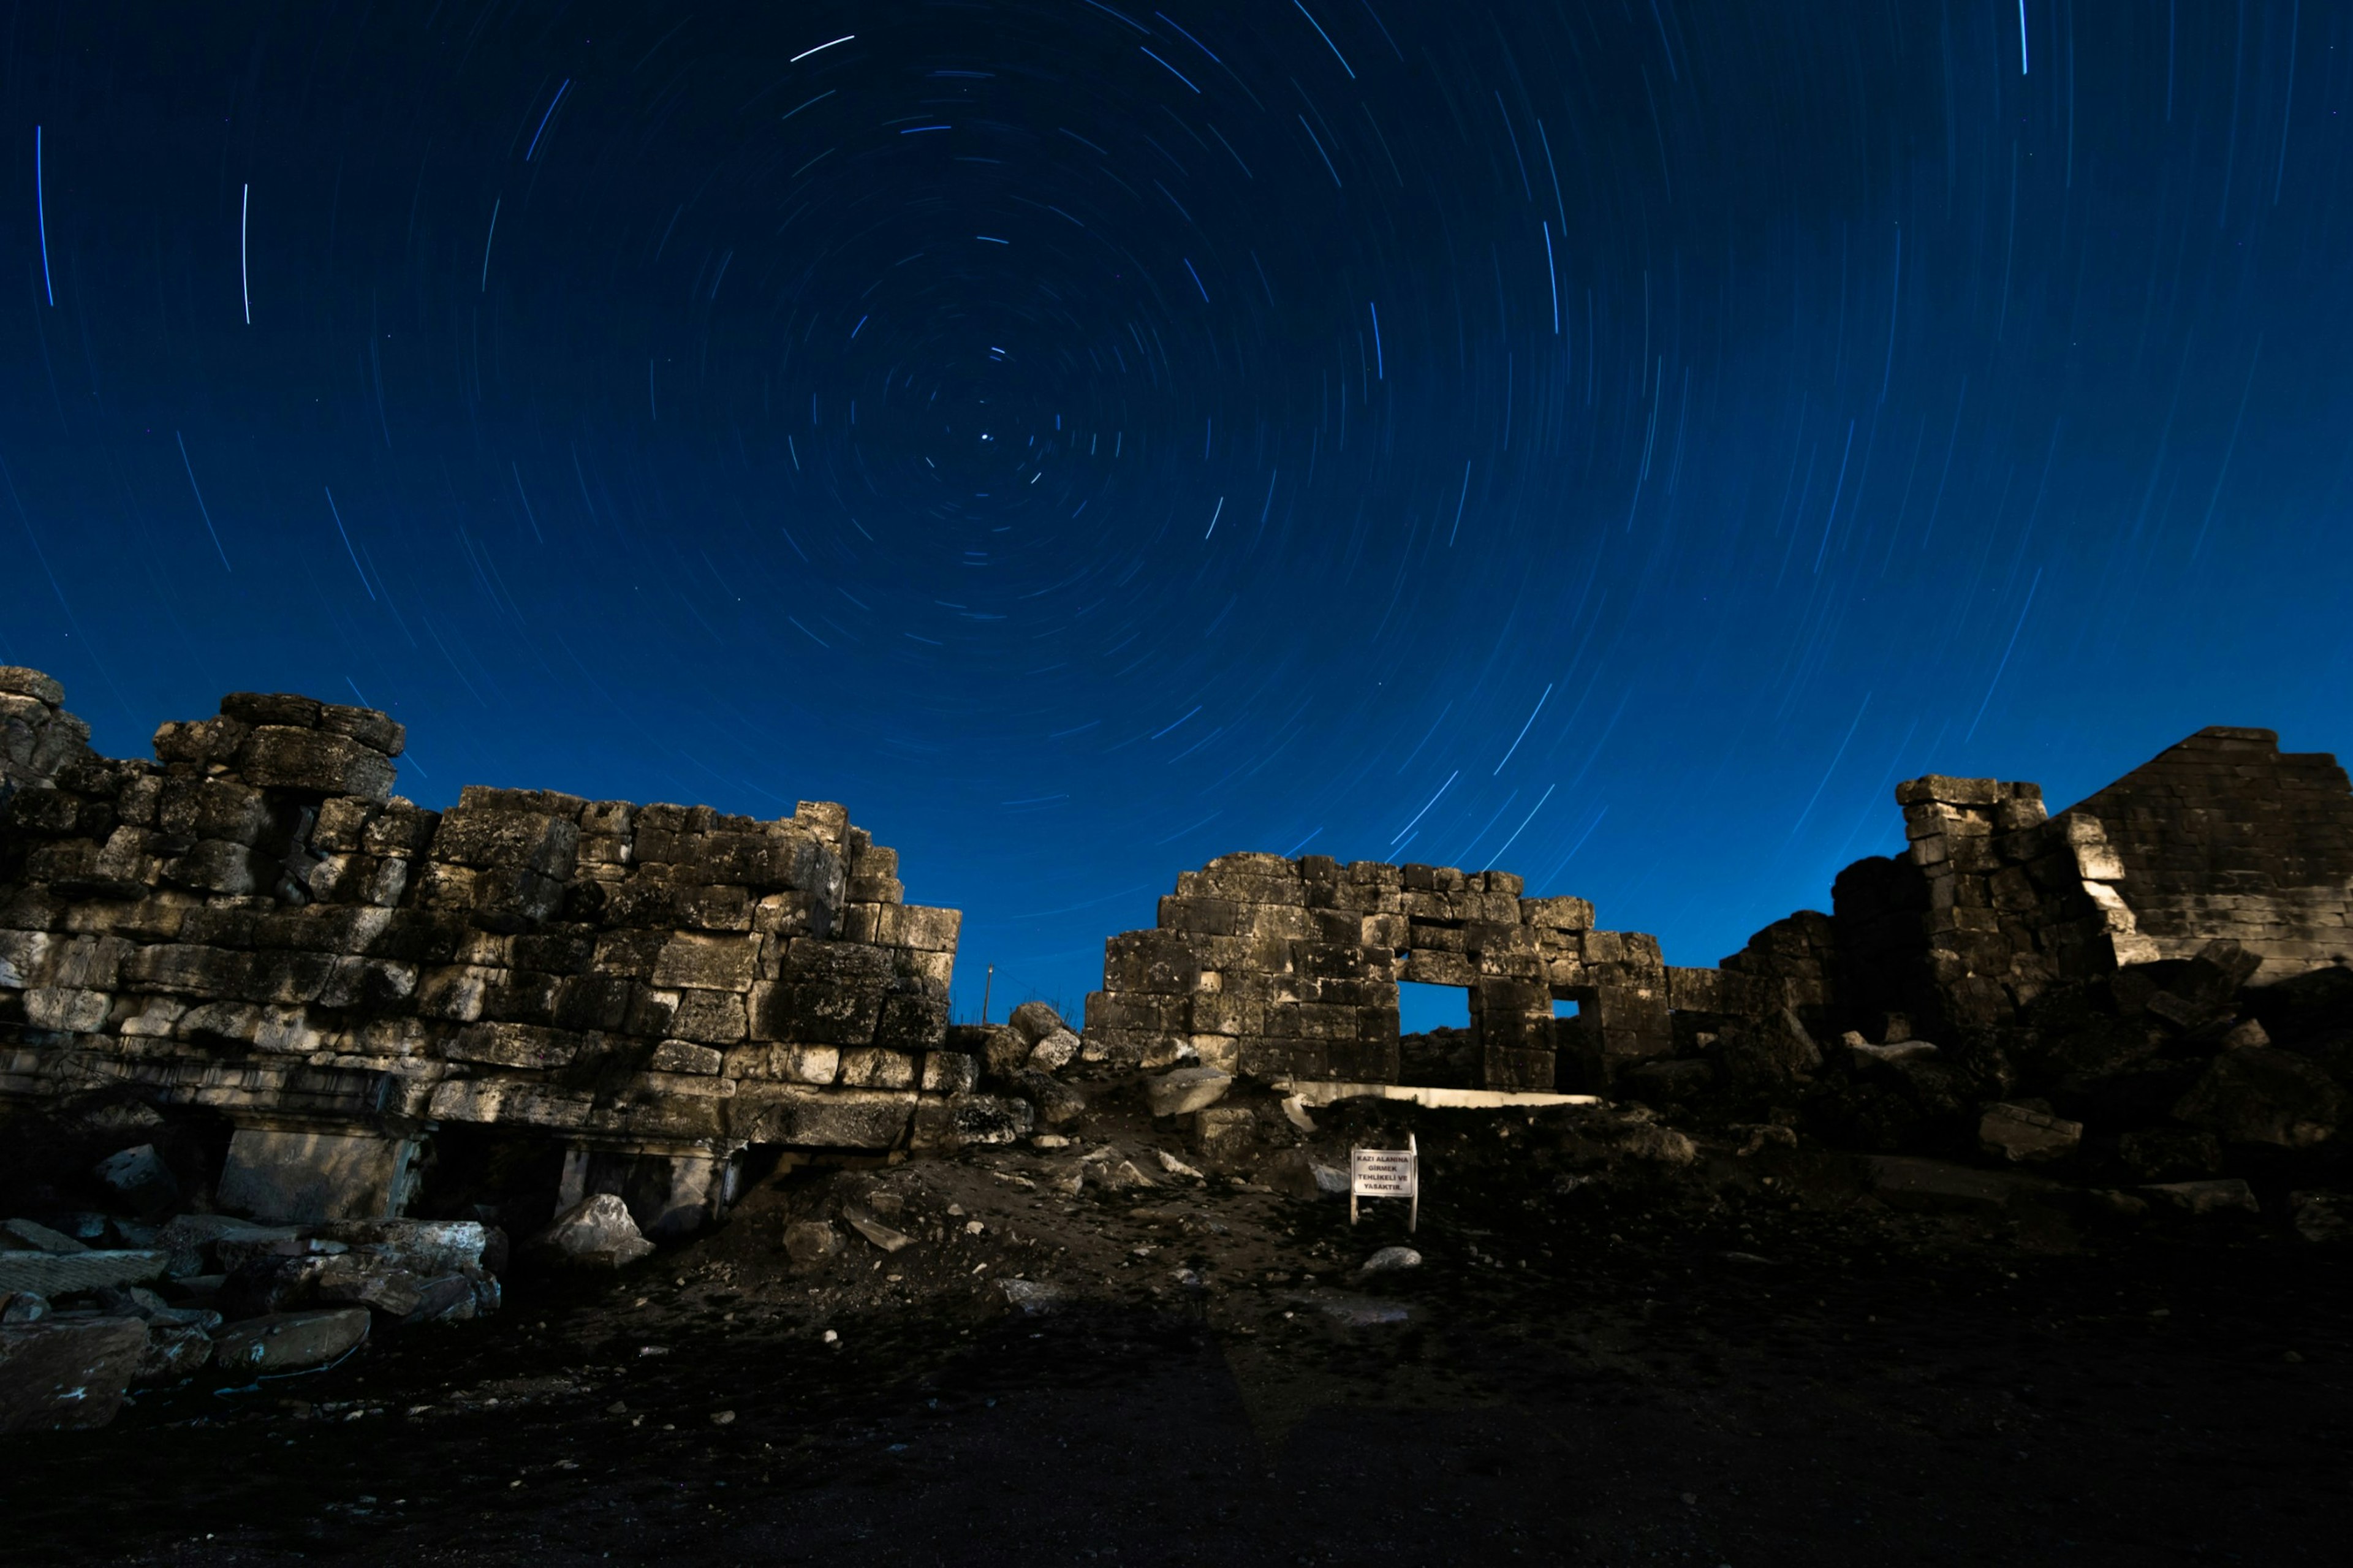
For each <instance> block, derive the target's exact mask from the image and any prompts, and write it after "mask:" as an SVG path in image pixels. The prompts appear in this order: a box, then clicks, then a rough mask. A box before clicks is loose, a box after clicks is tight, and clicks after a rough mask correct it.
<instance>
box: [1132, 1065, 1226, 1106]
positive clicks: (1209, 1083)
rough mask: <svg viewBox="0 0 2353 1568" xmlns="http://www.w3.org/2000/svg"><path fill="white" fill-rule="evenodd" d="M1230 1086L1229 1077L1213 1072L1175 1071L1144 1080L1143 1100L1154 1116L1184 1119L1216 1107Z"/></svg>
mask: <svg viewBox="0 0 2353 1568" xmlns="http://www.w3.org/2000/svg"><path fill="white" fill-rule="evenodd" d="M1233 1083H1234V1079H1233V1075H1232V1074H1231V1073H1224V1072H1219V1070H1218V1069H1217V1068H1177V1069H1176V1071H1174V1072H1166V1073H1162V1074H1161V1075H1160V1076H1159V1077H1157V1078H1147V1079H1145V1080H1144V1099H1145V1103H1146V1104H1147V1105H1149V1106H1150V1107H1151V1108H1152V1114H1153V1115H1155V1116H1184V1115H1187V1114H1189V1113H1190V1112H1193V1111H1196V1110H1207V1109H1208V1107H1210V1106H1212V1105H1215V1104H1217V1103H1218V1101H1219V1100H1223V1099H1224V1098H1225V1097H1226V1090H1228V1089H1231V1088H1232V1087H1233Z"/></svg>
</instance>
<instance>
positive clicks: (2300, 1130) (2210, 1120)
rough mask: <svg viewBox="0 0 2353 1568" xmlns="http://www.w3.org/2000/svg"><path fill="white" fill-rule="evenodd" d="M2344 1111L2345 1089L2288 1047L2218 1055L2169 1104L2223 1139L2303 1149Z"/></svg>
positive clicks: (2320, 1139) (2178, 1115) (2179, 1117)
mask: <svg viewBox="0 0 2353 1568" xmlns="http://www.w3.org/2000/svg"><path fill="white" fill-rule="evenodd" d="M2344 1111H2345V1093H2344V1090H2342V1089H2339V1088H2338V1087H2337V1080H2336V1079H2332V1078H2330V1077H2329V1076H2328V1074H2327V1072H2326V1071H2324V1070H2323V1069H2322V1068H2319V1067H2318V1066H2317V1065H2316V1064H2315V1063H2313V1062H2310V1061H2308V1060H2306V1058H2303V1057H2300V1056H2296V1055H2295V1054H2293V1053H2291V1052H2288V1051H2282V1050H2274V1049H2273V1048H2271V1047H2267V1046H2246V1047H2240V1048H2239V1049H2237V1050H2230V1051H2224V1052H2222V1053H2221V1055H2219V1056H2217V1057H2216V1058H2214V1060H2213V1062H2212V1063H2211V1065H2210V1066H2209V1067H2208V1068H2207V1069H2206V1072H2205V1076H2204V1077H2202V1078H2200V1079H2199V1080H2198V1081H2197V1083H2195V1084H2194V1085H2192V1086H2191V1087H2190V1089H2189V1093H2188V1094H2185V1095H2183V1096H2182V1097H2181V1100H2180V1101H2179V1103H2178V1104H2176V1105H2175V1106H2174V1108H2173V1117H2174V1120H2175V1121H2181V1122H2185V1123H2187V1124H2188V1125H2189V1126H2192V1127H2203V1128H2206V1129H2207V1130H2208V1131H2211V1132H2213V1133H2214V1134H2215V1135H2216V1136H2217V1137H2219V1138H2221V1140H2222V1142H2225V1143H2270V1144H2275V1145H2277V1146H2278V1147H2280V1148H2284V1149H2308V1148H2311V1147H2312V1146H2313V1145H2314V1144H2316V1143H2324V1142H2327V1141H2328V1140H2329V1139H2330V1138H2333V1137H2335V1136H2336V1134H2337V1126H2338V1125H2339V1123H2340V1122H2341V1121H2343V1118H2344Z"/></svg>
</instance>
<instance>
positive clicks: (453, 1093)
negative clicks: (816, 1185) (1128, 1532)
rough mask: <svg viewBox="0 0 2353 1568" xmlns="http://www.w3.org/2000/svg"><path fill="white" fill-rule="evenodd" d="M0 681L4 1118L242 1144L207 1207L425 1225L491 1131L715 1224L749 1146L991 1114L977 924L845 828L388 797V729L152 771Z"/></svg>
mask: <svg viewBox="0 0 2353 1568" xmlns="http://www.w3.org/2000/svg"><path fill="white" fill-rule="evenodd" d="M63 698H64V694H63V692H62V690H61V689H59V687H58V683H57V682H56V681H54V680H52V679H49V678H48V677H47V676H44V675H42V674H40V673H38V672H37V671H33V670H26V669H20V668H5V669H0V1099H16V1100H62V1099H67V1098H69V1097H73V1096H77V1095H88V1094H92V1093H98V1094H104V1093H108V1092H119V1093H123V1094H127V1095H133V1096H135V1097H136V1098H139V1099H141V1100H146V1101H148V1102H149V1103H151V1104H155V1105H159V1106H167V1107H168V1106H180V1107H194V1108H205V1109H207V1110H211V1111H214V1112H217V1113H218V1114H219V1115H220V1116H222V1117H225V1118H227V1121H229V1122H230V1123H232V1124H233V1126H234V1132H233V1135H232V1137H231V1139H230V1142H229V1147H228V1152H227V1163H226V1165H225V1167H224V1169H223V1171H222V1173H221V1176H220V1182H219V1191H218V1194H217V1199H218V1201H219V1203H220V1204H221V1205H223V1206H224V1207H227V1208H232V1209H237V1210H242V1211H244V1212H248V1213H253V1214H256V1215H262V1216H264V1217H269V1218H280V1219H297V1218H301V1219H317V1218H332V1217H370V1216H382V1215H396V1214H399V1213H400V1212H402V1210H403V1208H404V1205H406V1202H407V1200H408V1198H409V1195H410V1190H411V1188H412V1186H413V1184H414V1181H415V1174H416V1163H417V1154H418V1152H419V1147H420V1142H421V1141H422V1140H424V1139H426V1138H427V1137H429V1136H430V1135H431V1133H432V1132H433V1131H434V1130H435V1129H436V1128H441V1129H449V1128H455V1127H460V1126H464V1125H466V1124H477V1125H489V1126H492V1127H495V1128H497V1129H500V1130H502V1131H509V1132H512V1133H514V1134H517V1135H519V1136H523V1137H527V1138H535V1139H538V1140H540V1141H541V1142H543V1145H544V1153H545V1158H546V1160H547V1161H548V1163H550V1166H551V1168H553V1166H554V1163H555V1162H557V1161H559V1160H560V1161H561V1162H562V1171H561V1178H560V1185H559V1191H560V1193H561V1199H560V1201H562V1202H565V1203H568V1202H570V1201H574V1200H576V1199H577V1198H579V1197H581V1196H583V1195H586V1194H593V1193H595V1192H599V1191H606V1192H616V1193H620V1194H623V1195H624V1196H625V1197H626V1198H627V1200H628V1204H629V1205H630V1207H631V1209H632V1210H633V1212H635V1213H636V1215H638V1222H639V1223H640V1225H641V1226H645V1227H646V1228H648V1229H649V1231H653V1232H657V1233H661V1232H676V1231H678V1230H681V1229H685V1228H691V1226H694V1225H696V1224H698V1223H700V1222H701V1221H702V1219H704V1218H706V1217H708V1216H709V1215H712V1213H714V1212H715V1211H716V1210H717V1209H718V1208H719V1207H720V1206H721V1205H723V1204H724V1202H725V1201H726V1198H727V1195H728V1181H729V1170H730V1164H731V1162H732V1161H733V1159H734V1157H735V1156H736V1155H737V1154H738V1153H739V1152H741V1151H742V1150H744V1148H745V1147H746V1146H748V1145H754V1144H770V1145H782V1146H786V1147H787V1148H800V1149H826V1150H869V1151H874V1150H884V1149H889V1148H891V1147H892V1146H894V1145H897V1144H899V1143H901V1142H903V1141H904V1140H905V1139H906V1137H907V1136H908V1133H909V1129H910V1125H911V1121H913V1118H914V1117H915V1114H916V1112H917V1110H918V1108H919V1106H921V1105H923V1104H925V1103H926V1102H929V1103H931V1104H934V1105H937V1104H939V1103H941V1102H943V1101H944V1100H945V1098H946V1097H949V1096H953V1095H957V1094H960V1093H962V1092H963V1091H965V1090H968V1089H970V1088H971V1087H972V1085H973V1079H974V1077H975V1072H976V1068H975V1064H974V1062H973V1060H972V1059H971V1058H969V1057H965V1056H960V1055H957V1054H955V1053H952V1052H948V1051H946V1050H944V1049H943V1048H942V1047H943V1045H944V1037H945V1033H946V1026H947V995H948V983H949V980H950V977H951V973H952V971H953V968H954V965H955V946H956V934H957V928H958V926H959V924H960V921H961V919H962V917H961V916H960V915H959V914H958V912H957V911H955V910H937V909H923V908H920V907H917V906H913V905H909V904H906V903H904V902H903V901H902V896H901V893H902V889H901V886H900V882H899V880H898V876H897V869H898V868H897V858H896V855H895V854H894V852H893V851H892V850H890V849H886V848H882V847H879V846H877V845H875V844H873V843H872V842H871V839H870V837H869V836H868V835H867V834H866V833H865V832H864V831H863V830H861V829H859V828H856V827H853V826H850V825H849V817H848V815H847V814H846V813H845V812H844V811H843V809H842V808H841V807H840V806H839V805H829V804H824V803H813V802H806V801H805V802H803V803H801V805H799V807H798V808H797V810H796V811H795V813H794V815H793V816H791V817H789V818H786V819H785V820H782V821H776V822H763V821H757V820H754V819H753V818H751V817H744V816H722V815H720V814H719V813H718V812H715V811H713V810H712V809H711V808H710V807H708V806H694V807H691V808H690V807H684V806H676V805H643V806H639V805H628V804H626V803H623V802H617V801H587V800H583V799H581V798H579V797H577V796H575V795H561V794H557V793H555V792H554V791H547V790H513V789H487V788H480V787H475V786H469V787H468V788H467V789H466V790H465V791H464V793H463V795H461V796H460V799H459V804H458V805H457V806H456V807H454V808H453V809H451V810H449V811H447V812H434V811H427V810H423V809H421V808H419V807H417V806H416V805H412V804H410V803H409V802H408V801H406V800H404V799H402V798H400V797H398V796H396V795H394V794H393V793H392V786H393V783H394V773H395V769H394V763H393V759H394V758H396V757H397V756H398V755H399V754H400V752H401V748H402V744H403V741H404V734H403V731H402V728H401V726H400V725H399V724H397V723H395V722H394V721H391V720H390V719H388V718H387V717H385V715H384V714H382V713H379V712H375V711H374V710H367V709H362V708H351V707H343V706H339V705H337V704H333V703H322V702H317V701H313V700H310V699H308V698H303V697H290V696H263V695H257V694H254V693H239V694H236V695H232V696H230V697H228V698H226V699H224V700H222V703H221V710H220V713H219V715H218V716H217V717H216V718H212V719H207V720H203V721H197V722H193V723H170V724H165V725H164V726H163V728H162V729H160V730H158V731H156V735H155V761H153V762H152V763H151V762H144V761H115V760H111V759H107V758H103V757H99V756H96V755H94V754H92V753H91V752H90V750H89V746H88V743H87V742H88V738H89V730H88V727H87V726H86V725H84V724H82V723H81V722H80V721H79V720H77V719H75V718H73V717H72V716H71V715H70V714H69V713H67V712H65V711H64V710H63V707H62V703H63Z"/></svg>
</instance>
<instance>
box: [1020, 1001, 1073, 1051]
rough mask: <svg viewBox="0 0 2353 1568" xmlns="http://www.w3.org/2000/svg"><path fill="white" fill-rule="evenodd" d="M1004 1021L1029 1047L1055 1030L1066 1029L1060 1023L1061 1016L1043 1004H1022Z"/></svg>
mask: <svg viewBox="0 0 2353 1568" xmlns="http://www.w3.org/2000/svg"><path fill="white" fill-rule="evenodd" d="M1005 1021H1006V1023H1007V1024H1008V1025H1009V1026H1011V1027H1012V1029H1013V1032H1014V1033H1016V1034H1018V1035H1019V1036H1020V1037H1021V1038H1022V1040H1023V1041H1024V1042H1025V1043H1027V1044H1029V1045H1031V1046H1035V1045H1036V1044H1037V1043H1038V1042H1039V1041H1040V1040H1042V1039H1044V1038H1045V1037H1047V1036H1049V1035H1050V1034H1052V1033H1053V1032H1054V1031H1055V1030H1057V1029H1060V1028H1064V1027H1067V1026H1066V1025H1064V1024H1063V1022H1062V1016H1061V1015H1060V1014H1059V1013H1057V1012H1055V1011H1054V1009H1053V1008H1051V1007H1050V1006H1048V1005H1046V1004H1045V1003H1043V1002H1024V1003H1022V1004H1021V1005H1019V1006H1018V1007H1016V1008H1014V1009H1013V1011H1012V1012H1011V1013H1010V1014H1008V1015H1007V1016H1006V1019H1005Z"/></svg>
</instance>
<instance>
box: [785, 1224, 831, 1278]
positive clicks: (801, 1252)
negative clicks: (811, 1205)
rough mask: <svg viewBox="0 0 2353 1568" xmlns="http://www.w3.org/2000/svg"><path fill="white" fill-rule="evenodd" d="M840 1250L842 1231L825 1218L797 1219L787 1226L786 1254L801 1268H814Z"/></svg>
mask: <svg viewBox="0 0 2353 1568" xmlns="http://www.w3.org/2000/svg"><path fill="white" fill-rule="evenodd" d="M840 1250H841V1233H840V1232H839V1231H837V1230H835V1229H834V1228H833V1226H830V1225H828V1224H827V1223H826V1222H825V1221H824V1220H821V1219H804V1220H796V1221H794V1222H793V1223H792V1224H790V1225H788V1226H785V1255H786V1257H787V1258H791V1259H792V1260H793V1262H794V1263H795V1264H796V1265H797V1267H799V1268H815V1267H817V1265H818V1264H820V1263H822V1262H824V1261H825V1260H826V1259H827V1258H830V1257H832V1256H833V1255H834V1254H835V1253H836V1252H839V1251H840Z"/></svg>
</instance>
